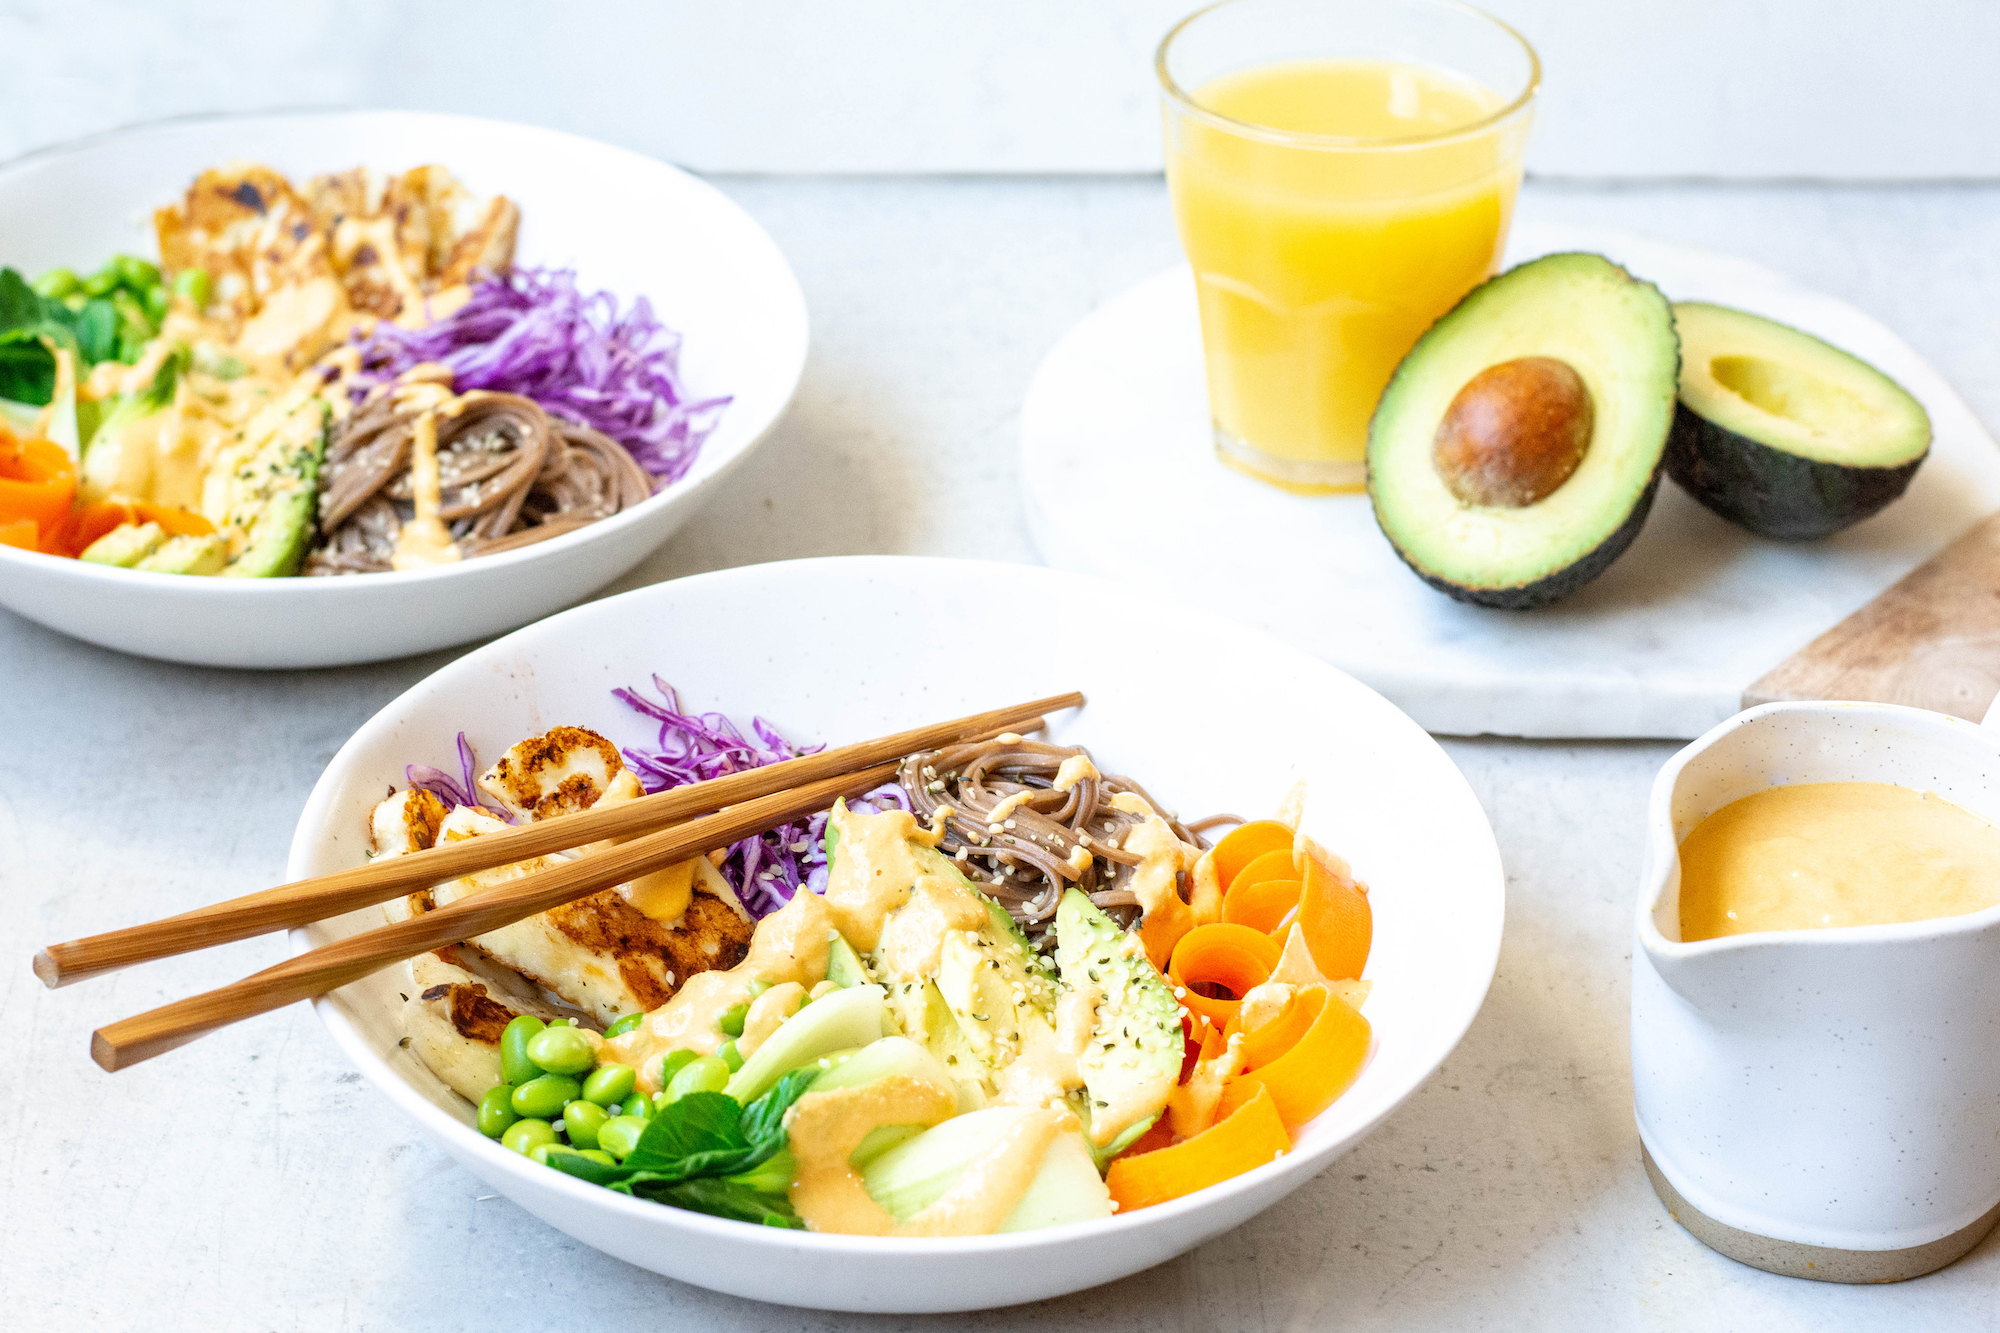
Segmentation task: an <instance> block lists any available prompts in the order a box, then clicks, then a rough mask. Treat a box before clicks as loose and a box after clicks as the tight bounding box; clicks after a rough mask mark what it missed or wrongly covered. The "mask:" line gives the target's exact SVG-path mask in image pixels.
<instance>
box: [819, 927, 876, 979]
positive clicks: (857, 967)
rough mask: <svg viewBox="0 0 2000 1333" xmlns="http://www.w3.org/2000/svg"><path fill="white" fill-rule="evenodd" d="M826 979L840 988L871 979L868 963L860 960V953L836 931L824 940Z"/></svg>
mask: <svg viewBox="0 0 2000 1333" xmlns="http://www.w3.org/2000/svg"><path fill="white" fill-rule="evenodd" d="M826 979H827V980H828V981H831V982H832V983H833V984H834V985H836V986H838V987H840V988H841V989H842V990H845V989H847V988H848V987H849V986H865V985H867V984H868V983H869V982H870V981H871V980H873V978H872V977H870V976H869V975H868V964H866V963H864V962H862V961H861V955H860V954H858V953H856V952H854V946H853V945H851V944H849V943H848V942H847V937H846V936H845V935H842V934H841V933H840V932H838V931H835V932H834V935H833V938H832V939H830V940H828V941H827V942H826Z"/></svg>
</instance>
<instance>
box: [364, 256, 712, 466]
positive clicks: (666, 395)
mask: <svg viewBox="0 0 2000 1333" xmlns="http://www.w3.org/2000/svg"><path fill="white" fill-rule="evenodd" d="M353 340H354V343H355V344H356V345H357V346H358V347H359V348H360V350H361V370H360V373H358V374H356V375H355V376H354V377H353V379H352V381H351V382H352V384H353V386H354V396H355V398H356V401H359V400H360V399H362V398H364V397H366V396H367V393H368V391H369V390H371V389H373V388H375V387H377V386H379V385H383V384H387V383H389V382H391V381H393V380H394V379H395V378H396V377H397V376H398V375H400V374H402V373H403V372H404V371H406V370H408V369H410V368H411V367H412V366H415V365H418V364H420V363H423V362H427V361H437V362H442V363H443V364H444V365H446V366H448V367H450V368H451V372H452V387H453V388H454V389H456V390H457V391H458V392H460V393H464V392H466V391H467V390H470V389H488V390H491V391H493V392H496V393H518V394H521V395H523V396H525V397H528V398H532V399H534V400H535V401H536V402H537V403H540V404H541V405H542V409H543V410H544V411H546V412H550V413H553V414H554V415H556V416H560V417H566V418H568V419H569V420H571V421H574V422H577V423H579V424H581V425H585V426H589V427H591V428H592V429H594V430H597V431H601V432H602V433H604V434H605V435H608V436H610V437H611V438H612V439H614V440H616V441H618V443H620V444H622V445H624V446H625V449H626V451H627V452H628V453H630V454H631V455H632V457H633V459H634V461H636V462H637V463H638V464H639V466H640V467H642V468H644V469H645V470H646V471H647V472H649V473H651V474H652V475H653V476H654V477H655V478H657V479H658V481H659V482H660V483H662V484H664V483H670V482H675V481H679V480H680V479H681V478H682V477H683V476H685V475H687V471H688V469H689V468H691V467H693V466H694V461H695V457H696V455H697V454H699V453H700V452H701V445H702V441H703V440H705V439H706V438H707V437H708V435H709V432H711V431H712V430H714V429H715V426H716V423H717V422H718V421H719V420H720V419H721V416H722V411H723V409H724V408H725V407H727V406H728V405H729V403H730V401H731V400H730V399H729V398H728V397H722V398H695V397H694V396H693V395H692V394H690V393H689V392H688V389H687V386H686V385H685V384H684V383H683V382H682V380H681V371H680V350H681V338H680V335H679V334H678V333H676V332H674V331H673V330H671V329H669V328H667V327H666V326H665V325H664V324H662V323H660V321H659V320H657V319H655V318H654V317H653V307H652V305H651V303H650V302H648V301H647V300H646V298H645V297H643V296H641V297H638V298H637V299H635V300H634V301H633V302H632V305H631V308H630V309H629V310H627V311H626V312H625V313H624V314H622V315H621V314H620V313H619V311H618V299H617V298H616V297H615V296H613V295H612V294H611V293H610V292H596V293H593V294H591V295H585V294H584V293H583V292H582V291H581V290H579V288H578V287H577V284H576V273H575V272H574V271H573V270H570V269H535V268H517V269H514V270H513V271H512V272H510V273H508V274H507V275H506V276H504V277H486V278H482V279H480V280H478V281H476V282H475V283H474V284H473V287H472V297H471V299H470V300H468V301H467V302H466V303H465V304H464V305H463V306H461V307H459V308H458V309H457V310H455V311H453V312H452V313H451V314H449V315H446V316H445V317H444V318H443V319H440V320H437V321H436V322H434V323H431V324H427V325H425V326H424V327H422V328H419V329H405V328H400V327H398V326H396V325H395V324H392V323H390V322H389V321H387V320H384V321H382V322H381V323H379V324H377V325H376V326H375V327H374V328H373V329H372V330H370V331H368V332H366V333H362V332H359V331H357V332H356V333H355V334H354V338H353Z"/></svg>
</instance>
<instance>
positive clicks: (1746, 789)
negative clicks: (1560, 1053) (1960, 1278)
mask: <svg viewBox="0 0 2000 1333" xmlns="http://www.w3.org/2000/svg"><path fill="white" fill-rule="evenodd" d="M1802 782H1890V783H1896V784H1899V785H1901V786H1905V787H1913V788H1916V789H1918V790H1927V791H1933V792H1936V793H1937V794H1938V795H1940V796H1943V797H1945V798H1946V799H1948V800H1951V801H1954V802H1956V803H1957V804H1959V805H1961V806H1963V807H1965V808H1966V809H1968V810H1972V811H1975V812H1977V813H1979V814H1981V815H1984V816H1986V817H1987V818H1989V819H1993V818H2000V731H1996V730H1995V729H1994V718H1993V717H1989V718H1988V720H1987V726H1986V727H1984V728H1982V727H1977V726H1974V725H1972V724H1971V723H1969V722H1963V721H1960V720H1958V719H1956V718H1950V717H1946V716H1944V715H1942V714H1938V713H1929V712H1924V711H1922V710H1919V709H1913V708H1896V707H1890V706H1887V705H1877V704H1850V703H1808V704H1772V705H1768V706H1766V707H1763V708H1755V709H1751V710H1749V711H1748V712H1744V713H1741V714H1739V715H1737V716H1736V717H1734V718H1732V719H1730V720H1729V721H1728V722H1725V723H1723V724H1722V725H1721V726H1719V727H1717V728H1715V729H1714V730H1713V731H1711V732H1709V733H1708V734H1707V735H1706V736H1703V737H1702V738H1701V739H1699V740H1697V741H1695V742H1694V743H1693V744H1691V745H1689V746H1688V747H1687V748H1686V749H1685V750H1682V751H1681V752H1680V753H1679V754H1678V755H1676V756H1675V757H1674V759H1673V760H1672V761H1671V762H1670V763H1668V764H1667V766H1666V767H1665V768H1664V769H1663V770H1662V771H1661V773H1660V776H1659V778H1658V780H1657V782H1656V783H1655V785H1654V788H1653V798H1652V804H1651V807H1650V809H1649V812H1648V819H1649V826H1650V827H1649V838H1650V845H1649V848H1648V858H1647V868H1646V872H1645V877H1644V880H1643V881H1642V886H1641V892H1640V900H1639V916H1638V947H1637V948H1636V949H1635V950H1634V951H1633V964H1632V1082H1633V1099H1634V1106H1635V1111H1636V1114H1637V1118H1638V1123H1639V1137H1640V1140H1641V1142H1642V1144H1643V1147H1644V1152H1645V1154H1646V1156H1647V1158H1648V1162H1647V1166H1648V1170H1649V1173H1650V1174H1651V1175H1652V1177H1653V1181H1654V1185H1655V1187H1656V1189H1658V1191H1659V1193H1660V1195H1661V1198H1662V1199H1664V1200H1665V1201H1666V1202H1667V1205H1668V1207H1669V1208H1670V1209H1671V1210H1672V1211H1673V1212H1674V1214H1675V1216H1676V1217H1678V1218H1680V1219H1681V1220H1682V1221H1683V1222H1684V1223H1685V1224H1686V1225H1687V1226H1688V1227H1689V1229H1690V1230H1691V1231H1693V1232H1694V1233H1695V1234H1696V1235H1697V1236H1699V1237H1700V1238H1701V1239H1702V1240H1703V1241H1705V1242H1707V1243H1708V1244H1710V1245H1711V1246H1714V1247H1715V1248H1716V1249H1719V1250H1721V1251H1722V1252H1723V1253H1725V1254H1728V1255H1730V1256H1731V1257H1732V1258H1736V1259H1741V1260H1743V1261H1744V1262H1745V1263H1750V1264H1755V1265H1756V1266H1757V1267H1760V1268H1766V1269H1770V1270H1772V1271H1775V1272H1784V1273H1793V1274H1795V1275H1798V1276H1803V1277H1815V1278H1821V1279H1826V1280H1833V1281H1891V1280H1895V1279H1899V1278H1907V1277H1915V1276H1917V1275H1918V1274H1920V1273H1924V1272H1929V1271H1931V1270H1932V1269H1935V1268H1939V1267H1942V1266H1943V1265H1945V1264H1948V1263H1950V1262H1951V1261H1952V1260H1954V1259H1956V1258H1958V1257H1959V1256H1960V1255H1961V1254H1963V1253H1965V1251H1966V1250H1969V1249H1970V1248H1971V1247H1972V1246H1973V1245H1975V1244H1977V1243H1978V1241H1979V1240H1980V1238H1981V1237H1982V1236H1984V1235H1985V1233H1986V1232H1987V1231H1988V1230H1990V1229H1991V1227H1992V1226H1993V1223H1994V1221H1995V1219H1996V1217H2000V908H1992V909H1988V910H1987V911H1983V912H1976V913H1973V914H1970V915H1966V916H1956V917H1943V918H1939V919H1936V920H1931V921H1916V922H1908V923H1903V924H1898V925H1887V926H1852V927H1844V928H1840V929H1832V930H1811V931H1764V932H1758V933H1753V934H1744V935H1733V936H1727V937H1724V938H1720V939H1713V940H1703V941H1700V942H1696V943H1684V942H1682V941H1681V939H1680V857H1679V851H1678V848H1679V844H1680V841H1681V839H1683V838H1685V837H1686V836H1687V834H1688V833H1689V832H1690V831H1691V830H1692V829H1693V828H1694V826H1695V825H1696V824H1698V823H1700V822H1701V821H1702V820H1703V819H1705V818H1707V817H1708V816H1709V815H1710V814H1712V813H1713V812H1714V811H1716V810H1718V809H1720V808H1721V807H1722V806H1724V805H1727V804H1729V803H1730V802H1731V801H1734V800H1737V799H1739V798H1741V797H1744V796H1748V795H1750V794H1751V793H1753V792H1757V791H1761V790H1763V789H1765V788H1767V787H1774V786H1784V785H1789V784H1793V783H1802ZM1883 873H1884V874H1886V875H1893V874H1895V873H1896V868H1895V867H1894V866H1893V865H1885V866H1884V867H1883Z"/></svg>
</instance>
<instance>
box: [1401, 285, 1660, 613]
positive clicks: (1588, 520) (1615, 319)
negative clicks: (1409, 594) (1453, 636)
mask: <svg viewBox="0 0 2000 1333" xmlns="http://www.w3.org/2000/svg"><path fill="white" fill-rule="evenodd" d="M1524 364H1526V365H1529V366H1534V367H1543V368H1553V370H1554V372H1555V375H1554V376H1553V377H1551V376H1546V375H1545V376H1543V377H1542V379H1541V380H1539V381H1533V380H1532V379H1531V388H1532V385H1533V384H1534V383H1549V382H1555V381H1557V380H1559V381H1560V382H1562V383H1564V384H1567V385H1568V386H1569V387H1570V391H1571V395H1572V400H1571V403H1570V405H1569V406H1568V407H1566V408H1565V410H1564V412H1563V414H1562V423H1561V424H1563V425H1564V427H1565V429H1564V431H1562V432H1561V434H1562V438H1563V440H1564V442H1565V444H1564V447H1565V450H1566V451H1567V452H1566V453H1565V454H1564V456H1563V458H1562V460H1561V463H1562V465H1561V466H1553V467H1543V466H1542V462H1543V461H1546V460H1540V461H1534V462H1533V465H1532V466H1530V467H1528V468H1526V469H1525V470H1526V471H1527V472H1529V473H1530V474H1532V475H1530V476H1529V477H1528V480H1530V481H1532V482H1534V483H1535V484H1533V485H1528V486H1520V487H1499V488H1492V487H1488V488H1485V489H1484V490H1483V491H1482V488H1480V487H1478V486H1466V485H1459V484H1456V483H1455V480H1454V476H1453V474H1452V472H1451V471H1450V469H1449V468H1447V467H1446V466H1445V465H1444V463H1445V460H1446V457H1447V455H1446V452H1445V446H1446V442H1447V438H1448V437H1449V436H1450V435H1451V434H1452V431H1451V426H1452V423H1453V422H1454V421H1464V420H1471V421H1473V422H1474V423H1475V424H1476V425H1478V426H1479V428H1480V429H1479V430H1476V431H1474V432H1473V433H1474V434H1475V435H1480V437H1481V439H1482V440H1483V441H1484V442H1485V443H1486V444H1487V445H1488V446H1489V448H1490V449H1492V450H1494V451H1496V452H1497V453H1498V455H1499V458H1500V461H1501V463H1503V464H1504V463H1506V462H1507V461H1508V457H1507V449H1506V448H1504V447H1502V446H1506V445H1508V444H1509V442H1510V440H1512V439H1513V438H1514V437H1515V435H1516V434H1517V433H1519V434H1525V435H1533V434H1534V430H1535V428H1537V427H1538V426H1539V425H1540V424H1541V422H1542V420H1543V418H1544V417H1546V416H1547V415H1548V414H1547V413H1546V412H1544V411H1543V410H1542V409H1543V408H1544V407H1545V406H1546V404H1545V402H1544V400H1543V399H1542V398H1541V397H1538V396H1536V394H1535V393H1534V392H1528V393H1527V394H1526V395H1525V396H1516V397H1504V398H1502V399H1499V400H1493V401H1494V402H1497V406H1492V407H1489V409H1488V410H1486V411H1484V413H1483V414H1482V413H1481V412H1480V411H1473V412H1472V413H1471V414H1470V416H1468V415H1467V413H1466V403H1467V395H1468V394H1470V393H1471V392H1472V391H1473V388H1474V381H1475V379H1478V380H1480V381H1481V382H1482V383H1484V382H1486V381H1487V380H1488V378H1489V377H1490V376H1491V375H1492V374H1494V373H1496V372H1503V371H1504V370H1505V369H1506V368H1507V367H1510V366H1511V367H1518V366H1522V365H1524ZM1679 371H1680V355H1679V342H1678V340H1677V338H1676V336H1675V332H1674V321H1673V312H1672V310H1671V308H1670V307H1669V305H1668V303H1667V299H1666V298H1665V297H1664V296H1662V295H1661V294H1660V291H1659V289H1658V288H1657V287H1655V286H1653V284H1651V283H1649V282H1645V281H1643V280H1641V279H1639V278H1635V277H1633V276H1632V275H1631V274H1630V273H1627V272H1626V271H1625V270H1624V269H1622V268H1620V267H1619V266H1618V265H1616V264H1614V263H1612V262H1611V261H1610V260H1608V259H1606V258H1604V257H1603V256H1602V255H1594V254H1583V253H1570V254H1554V255H1546V256H1544V257H1542V258H1540V259H1535V260H1531V261H1529V262H1528V263H1525V264H1521V265H1518V266H1517V267H1515V268H1512V269H1509V270H1508V271H1507V272H1505V273H1502V274H1500V275H1499V276H1498V277H1495V278H1492V279H1489V280H1488V281H1487V282H1485V283H1483V284H1481V285H1480V286H1478V287H1476V288H1474V289H1473V290H1472V291H1471V292H1470V293H1469V294H1467V296H1466V297H1465V299H1464V300H1462V301H1460V302H1459V303H1458V305H1456V306H1455V307H1453V308H1452V309H1451V311H1449V312H1448V313H1447V314H1446V315H1445V316H1444V317H1443V318H1442V319H1440V320H1439V321H1438V322H1437V323H1436V324H1434V325H1432V326H1431V328H1430V331H1429V332H1427V333H1425V334H1424V336H1423V337H1422V338H1420V339H1418V340H1417V344H1416V346H1415V347H1413V348H1411V349H1410V352H1409V355H1407V356H1405V357H1404V358H1403V361H1402V363H1401V364H1400V365H1399V366H1398V367H1397V368H1396V373H1395V374H1394V375H1393V376H1392V377H1391V378H1390V381H1389V385H1388V387H1387V388H1386V389H1384V390H1383V392H1382V398H1381V401H1380V402H1379V403H1378V404H1377V405H1376V408H1375V415H1374V417H1373V419H1372V420H1371V422H1370V424H1369V431H1368V495H1369V499H1370V501H1371V502H1372V503H1373V505H1374V508H1375V519H1376V522H1377V523H1378V524H1379V525H1380V526H1381V529H1382V534H1383V536H1385V537H1387V538H1388V539H1389V543H1390V545H1391V546H1393V547H1394V548H1395V551H1396V554H1397V555H1398V556H1400V557H1401V558H1402V560H1403V563H1404V564H1406V565H1408V566H1409V567H1410V569H1411V570H1412V571H1413V572H1414V573H1415V574H1416V575H1417V577H1419V578H1421V579H1422V580H1423V581H1424V582H1426V583H1428V584H1430V585H1431V586H1432V587H1433V588H1436V589H1438V590H1439V591H1440V592H1443V593H1445V594H1447V595H1448V596H1450V597H1453V598H1455V599H1456V600H1458V601H1461V602H1470V603H1472V604H1474V605H1478V606H1488V607H1496V608H1501V609H1506V610H1526V609H1529V608H1533V607H1539V606H1545V605H1547V604H1549V603H1551V602H1554V601H1557V600H1558V599H1560V598H1563V597H1566V596H1568V595H1569V594H1571V593H1573V592H1575V591H1576V590H1577V589H1579V588H1581V587H1583V586H1584V585H1585V584H1587V583H1589V582H1590V581H1591V580H1592V579H1594V578H1596V577H1597V576H1598V575H1599V574H1602V573H1603V572H1604V571H1605V570H1606V569H1607V568H1609V567H1610V565H1611V563H1612V562H1613V561H1614V560H1616V559H1617V558H1618V557H1619V556H1620V555H1621V554H1623V553H1624V551H1625V549H1626V548H1627V547H1628V546H1630V545H1631V544H1632V541H1633V539H1634V538H1636V537H1637V536H1638V535H1639V529H1640V528H1641V527H1642V526H1643V525H1644V523H1645V521H1646V514H1647V512H1648V511H1649V510H1650V509H1651V507H1652V503H1653V496H1654V494H1655V492H1656V491H1657V489H1658V487H1659V479H1660V470H1661V463H1662V459H1663V457H1664V454H1665V451H1666V443H1667V433H1668V430H1669V429H1670V428H1671V426H1672V425H1673V418H1674V399H1675V395H1676V392H1677V391H1678V387H1679V383H1678V382H1679ZM1479 406H1480V404H1479V403H1477V402H1474V403H1473V407H1474V408H1478V407H1479ZM1570 428H1573V429H1570ZM1482 432H1483V433H1482ZM1538 447H1539V446H1538ZM1523 452H1524V453H1525V454H1526V455H1527V456H1528V457H1530V459H1531V460H1538V459H1539V457H1540V456H1539V455H1535V454H1533V453H1532V451H1523ZM1488 462H1489V463H1490V462H1491V459H1490V458H1489V460H1488Z"/></svg>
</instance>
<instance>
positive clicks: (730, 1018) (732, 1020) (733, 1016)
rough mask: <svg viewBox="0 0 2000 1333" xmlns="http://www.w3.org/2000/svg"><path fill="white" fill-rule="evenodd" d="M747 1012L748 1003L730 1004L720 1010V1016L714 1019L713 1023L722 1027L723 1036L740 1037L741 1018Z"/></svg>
mask: <svg viewBox="0 0 2000 1333" xmlns="http://www.w3.org/2000/svg"><path fill="white" fill-rule="evenodd" d="M749 1014H750V1006H749V1005H747V1004H732V1005H730V1006H729V1007H728V1008H727V1009H724V1010H723V1011H722V1017H721V1018H718V1019H717V1020H715V1025H716V1026H717V1027H719V1028H721V1029H722V1035H723V1036H725V1037H740V1036H742V1035H743V1020H744V1019H745V1018H747V1017H749Z"/></svg>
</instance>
